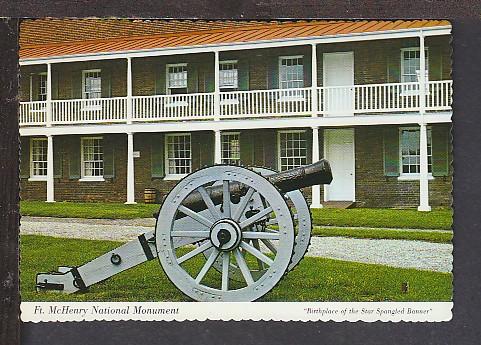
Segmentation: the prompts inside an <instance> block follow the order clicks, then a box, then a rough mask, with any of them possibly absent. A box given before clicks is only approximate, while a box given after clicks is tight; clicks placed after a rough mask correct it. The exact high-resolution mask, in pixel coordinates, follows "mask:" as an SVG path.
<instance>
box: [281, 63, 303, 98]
mask: <svg viewBox="0 0 481 345" xmlns="http://www.w3.org/2000/svg"><path fill="white" fill-rule="evenodd" d="M294 59H302V87H300V88H297V87H294V88H283V87H282V83H283V81H282V80H281V75H282V73H281V68H283V65H282V61H283V60H294ZM277 72H278V76H279V78H278V79H279V80H278V84H279V89H280V90H284V91H281V94H280V96H279V98H278V99H277V101H278V102H291V101H303V100H305V98H304V95H303V93H302V92H301V91H299V90H298V89H303V88H305V84H304V72H305V71H304V55H286V56H279V59H278V68H277ZM296 81H299V80H296ZM287 82H288V81H287ZM296 90H298V91H296Z"/></svg>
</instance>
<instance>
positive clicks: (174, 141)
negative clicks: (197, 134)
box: [166, 134, 191, 174]
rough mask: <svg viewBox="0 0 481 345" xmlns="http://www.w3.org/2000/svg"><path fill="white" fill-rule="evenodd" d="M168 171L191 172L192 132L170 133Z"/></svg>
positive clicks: (168, 140)
mask: <svg viewBox="0 0 481 345" xmlns="http://www.w3.org/2000/svg"><path fill="white" fill-rule="evenodd" d="M166 138H167V140H166V144H167V171H168V173H169V174H189V173H190V172H191V149H190V134H181V135H168V136H167V137H166Z"/></svg>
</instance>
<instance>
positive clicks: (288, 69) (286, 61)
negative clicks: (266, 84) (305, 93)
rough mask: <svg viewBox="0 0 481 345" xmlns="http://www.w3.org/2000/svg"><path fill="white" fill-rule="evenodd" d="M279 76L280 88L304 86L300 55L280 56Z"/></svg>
mask: <svg viewBox="0 0 481 345" xmlns="http://www.w3.org/2000/svg"><path fill="white" fill-rule="evenodd" d="M279 78H280V83H281V85H280V86H281V89H292V88H302V87H304V65H303V61H302V57H298V58H281V61H280V66H279Z"/></svg>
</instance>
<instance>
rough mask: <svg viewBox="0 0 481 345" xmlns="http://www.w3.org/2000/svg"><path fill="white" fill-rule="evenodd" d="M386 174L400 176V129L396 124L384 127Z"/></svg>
mask: <svg viewBox="0 0 481 345" xmlns="http://www.w3.org/2000/svg"><path fill="white" fill-rule="evenodd" d="M383 146H384V175H385V176H399V130H398V128H397V127H395V126H388V127H385V128H384V129H383Z"/></svg>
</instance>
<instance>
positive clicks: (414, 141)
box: [401, 128, 432, 174]
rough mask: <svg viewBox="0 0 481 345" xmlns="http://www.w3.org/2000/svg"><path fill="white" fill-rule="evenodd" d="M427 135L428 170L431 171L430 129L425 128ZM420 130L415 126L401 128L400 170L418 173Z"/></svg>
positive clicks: (419, 168) (419, 169) (419, 167)
mask: <svg viewBox="0 0 481 345" xmlns="http://www.w3.org/2000/svg"><path fill="white" fill-rule="evenodd" d="M427 136H428V172H432V146H431V145H432V144H431V129H430V128H428V130H427ZM419 145H420V130H419V129H416V128H412V129H402V130H401V164H402V172H403V173H406V174H418V173H419V172H420V171H421V165H420V161H421V157H420V154H421V150H420V147H419Z"/></svg>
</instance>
